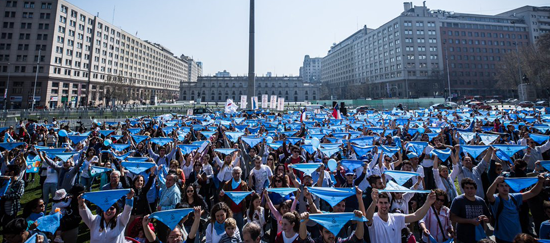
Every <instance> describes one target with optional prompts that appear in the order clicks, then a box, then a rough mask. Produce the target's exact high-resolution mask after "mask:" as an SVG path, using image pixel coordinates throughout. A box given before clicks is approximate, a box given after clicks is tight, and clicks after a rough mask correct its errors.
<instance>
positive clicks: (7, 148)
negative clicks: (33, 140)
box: [0, 143, 65, 150]
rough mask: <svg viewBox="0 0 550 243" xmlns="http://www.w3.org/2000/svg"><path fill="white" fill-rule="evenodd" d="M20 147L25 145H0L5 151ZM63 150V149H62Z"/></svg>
mask: <svg viewBox="0 0 550 243" xmlns="http://www.w3.org/2000/svg"><path fill="white" fill-rule="evenodd" d="M21 145H25V143H0V147H2V148H4V149H6V150H13V149H14V148H17V147H19V146H21ZM63 150H65V149H63Z"/></svg>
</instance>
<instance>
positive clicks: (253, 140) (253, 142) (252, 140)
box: [241, 137, 264, 147]
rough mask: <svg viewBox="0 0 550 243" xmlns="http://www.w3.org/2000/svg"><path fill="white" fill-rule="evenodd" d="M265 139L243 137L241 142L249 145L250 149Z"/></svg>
mask: <svg viewBox="0 0 550 243" xmlns="http://www.w3.org/2000/svg"><path fill="white" fill-rule="evenodd" d="M263 139H264V138H261V137H241V140H242V141H243V142H245V143H246V144H248V145H249V146H250V147H254V146H256V145H257V144H259V143H261V142H262V141H263Z"/></svg>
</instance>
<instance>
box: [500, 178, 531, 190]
mask: <svg viewBox="0 0 550 243" xmlns="http://www.w3.org/2000/svg"><path fill="white" fill-rule="evenodd" d="M538 180H539V179H538V178H537V177H513V178H504V182H506V184H508V185H509V186H510V189H512V190H514V192H520V191H521V190H523V189H525V188H527V187H530V186H532V185H534V184H535V183H537V181H538Z"/></svg>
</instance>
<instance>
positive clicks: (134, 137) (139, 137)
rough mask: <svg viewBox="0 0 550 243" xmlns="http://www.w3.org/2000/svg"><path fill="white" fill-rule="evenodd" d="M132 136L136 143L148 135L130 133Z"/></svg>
mask: <svg viewBox="0 0 550 243" xmlns="http://www.w3.org/2000/svg"><path fill="white" fill-rule="evenodd" d="M132 138H133V139H134V141H135V142H136V144H138V143H141V142H142V141H143V140H145V139H147V138H149V137H148V136H140V135H132Z"/></svg>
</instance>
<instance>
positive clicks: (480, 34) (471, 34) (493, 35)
mask: <svg viewBox="0 0 550 243" xmlns="http://www.w3.org/2000/svg"><path fill="white" fill-rule="evenodd" d="M443 34H447V35H449V36H468V37H485V36H487V37H489V38H501V39H504V38H506V39H510V38H512V39H516V37H517V38H518V39H527V34H517V35H516V34H504V33H490V32H487V33H485V32H471V31H468V32H466V31H454V32H453V31H452V30H449V31H443Z"/></svg>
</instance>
